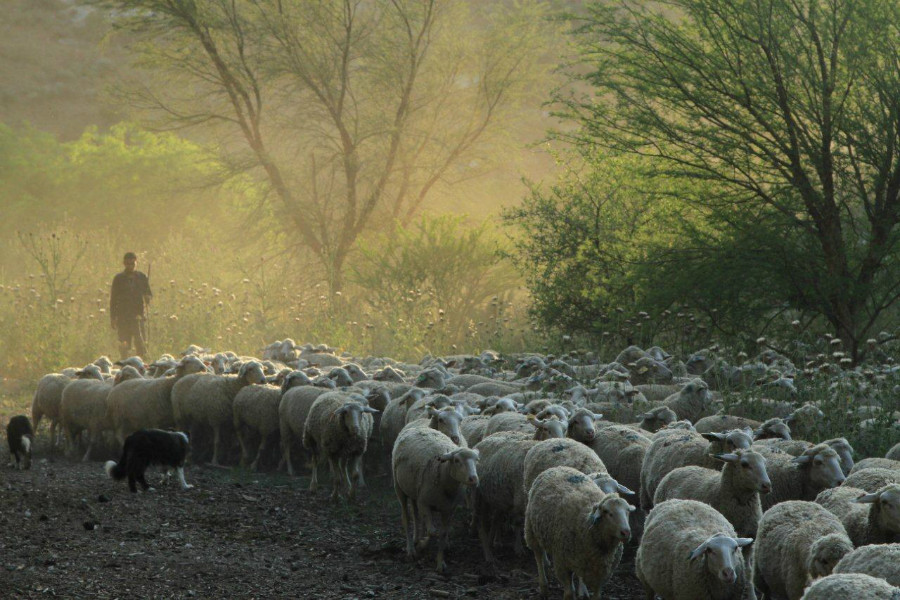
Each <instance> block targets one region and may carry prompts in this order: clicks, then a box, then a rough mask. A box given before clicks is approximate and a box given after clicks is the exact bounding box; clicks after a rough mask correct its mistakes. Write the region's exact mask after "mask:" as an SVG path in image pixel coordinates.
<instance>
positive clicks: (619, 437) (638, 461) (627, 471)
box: [589, 425, 650, 490]
mask: <svg viewBox="0 0 900 600" xmlns="http://www.w3.org/2000/svg"><path fill="white" fill-rule="evenodd" d="M589 446H590V447H591V450H593V451H594V452H595V453H596V454H597V456H598V457H599V458H600V460H602V461H603V464H604V465H606V468H607V470H608V471H609V473H610V475H612V476H613V477H615V479H616V481H618V482H619V483H621V484H622V485H624V486H625V487H627V488H629V489H632V490H639V489H640V486H641V465H642V464H643V462H644V455H645V454H646V453H647V448H649V447H650V438H648V437H647V436H645V435H644V434H642V433H640V432H638V431H635V430H634V429H632V428H630V427H626V426H624V425H613V426H611V427H602V428H600V429H598V430H597V433H596V436H595V437H594V439H593V440H592V441H591V443H590V444H589Z"/></svg>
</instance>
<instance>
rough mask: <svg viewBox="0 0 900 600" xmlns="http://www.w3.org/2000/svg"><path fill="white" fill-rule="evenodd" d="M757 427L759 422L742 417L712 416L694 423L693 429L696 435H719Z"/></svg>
mask: <svg viewBox="0 0 900 600" xmlns="http://www.w3.org/2000/svg"><path fill="white" fill-rule="evenodd" d="M759 427H760V423H759V421H754V420H753V419H746V418H744V417H736V416H734V415H712V416H710V417H703V418H702V419H699V420H698V421H697V422H696V423H694V429H695V430H696V431H697V433H710V432H717V433H721V432H723V431H732V430H734V429H744V428H748V429H757V428H759Z"/></svg>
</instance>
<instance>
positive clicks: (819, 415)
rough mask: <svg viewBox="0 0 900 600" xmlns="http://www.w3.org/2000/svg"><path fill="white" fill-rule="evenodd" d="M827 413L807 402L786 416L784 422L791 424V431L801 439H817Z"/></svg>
mask: <svg viewBox="0 0 900 600" xmlns="http://www.w3.org/2000/svg"><path fill="white" fill-rule="evenodd" d="M824 418H825V413H823V412H822V411H821V410H819V407H817V406H816V405H814V404H811V403H809V402H807V403H806V404H804V405H803V406H801V407H800V408H798V409H796V410H795V411H794V412H792V413H791V414H789V415H788V416H786V417H785V418H784V422H785V423H787V424H788V425H790V427H791V432H792V433H793V434H794V436H795V437H798V438H800V439H811V438H812V439H815V438H817V437H819V436H818V433H819V426H820V425H821V424H822V419H824Z"/></svg>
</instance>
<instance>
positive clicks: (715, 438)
mask: <svg viewBox="0 0 900 600" xmlns="http://www.w3.org/2000/svg"><path fill="white" fill-rule="evenodd" d="M700 435H701V436H703V439H705V440H708V441H710V442H721V441H722V440H724V439H725V437H726V436H725V434H724V433H719V432H717V431H710V432H707V433H701V434H700Z"/></svg>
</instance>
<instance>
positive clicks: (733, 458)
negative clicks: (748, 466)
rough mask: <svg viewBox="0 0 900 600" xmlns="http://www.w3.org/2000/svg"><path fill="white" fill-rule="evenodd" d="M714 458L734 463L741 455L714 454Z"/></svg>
mask: <svg viewBox="0 0 900 600" xmlns="http://www.w3.org/2000/svg"><path fill="white" fill-rule="evenodd" d="M714 456H715V458H717V459H719V460H721V461H722V462H727V463H736V462H738V461H739V460H741V457H740V456H738V455H737V454H715V455H714Z"/></svg>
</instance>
